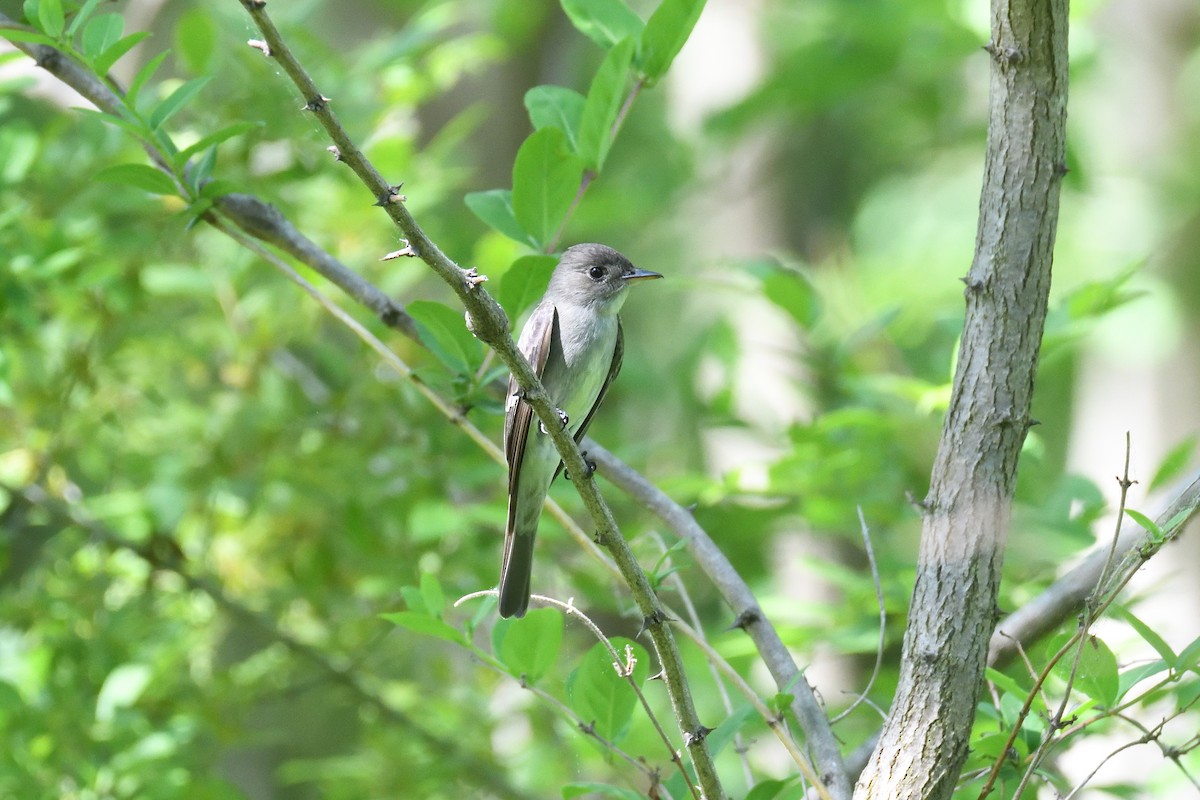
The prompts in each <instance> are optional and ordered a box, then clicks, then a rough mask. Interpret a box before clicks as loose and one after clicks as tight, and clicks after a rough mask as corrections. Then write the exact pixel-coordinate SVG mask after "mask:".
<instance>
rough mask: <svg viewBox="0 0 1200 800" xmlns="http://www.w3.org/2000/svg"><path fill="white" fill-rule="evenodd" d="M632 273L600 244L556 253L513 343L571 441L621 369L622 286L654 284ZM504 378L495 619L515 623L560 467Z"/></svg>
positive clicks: (528, 409)
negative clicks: (504, 476)
mask: <svg viewBox="0 0 1200 800" xmlns="http://www.w3.org/2000/svg"><path fill="white" fill-rule="evenodd" d="M661 277H662V275H659V274H658V273H657V272H649V271H647V270H643V269H637V268H636V267H634V266H633V264H631V263H629V259H627V258H625V256H623V255H621V254H620V253H618V252H617V251H616V250H613V249H612V248H611V247H605V246H604V245H602V244H577V245H575V246H574V247H571V248H569V249H568V250H567V251H566V252H565V253H563V257H562V260H561V261H559V262H558V266H557V267H555V269H554V274H553V275H552V276H551V277H550V285H549V287H548V288H547V289H546V294H545V296H544V297H542V299H541V302H539V303H538V304H537V306H536V307H535V308H534V309H533V314H532V315H531V316H530V317H529V321H528V322H526V323H525V327H524V329H522V331H521V338H520V340H519V341H518V343H517V346H518V347H519V348H520V350H521V352H522V353H523V354H524V355H525V357H526V358H527V359H529V363H530V365H531V366H532V367H533V371H534V372H536V373H537V374H538V377H540V378H541V379H542V385H543V386H545V387H546V391H547V393H549V395H550V401H551V402H552V403H554V405H555V406H556V407H557V408H558V409H559V410H560V411H561V412H562V413H563V414H564V415H565V424H566V425H567V426H569V427H570V430H571V434H572V435H573V436H574V437H575V441H576V442H578V441H580V440H582V439H583V435H584V433H586V432H587V428H588V424H589V423H590V422H591V421H592V417H593V416H594V415H595V413H596V409H597V408H599V407H600V403H601V402H603V401H604V395H605V393H606V392H607V391H608V387H609V384H611V383H612V382H613V379H614V378H616V377H617V372H619V371H620V369H621V354H622V351H623V348H624V345H623V343H622V338H623V335H622V333H621V320H620V318H619V317H618V316H617V312H618V311H620V310H621V306H622V304H624V302H625V297H626V295H627V294H628V290H629V287H630V286H631V285H633V284H634V283H636V282H638V281H644V280H651V279H654V278H661ZM536 422H537V419H536V415H535V414H534V413H533V409H532V408H531V407H530V406H529V404H528V403H525V402H524V401H523V400H522V399H521V397H520V393H519V390H518V387H517V384H516V382H514V381H513V380H512V378H509V381H508V401H507V403H506V404H505V415H504V456H505V458H506V459H507V460H508V523H507V524H506V525H505V528H504V561H503V562H502V563H501V565H500V616H502V617H522V616H524V615H525V609H526V608H527V607H528V606H529V575H530V571H531V570H532V568H533V538H534V536H535V535H536V534H537V526H538V519H539V518H540V517H541V515H542V504H543V503H545V501H546V492H548V491H549V490H550V484H551V483H552V482H553V481H554V479H555V478H556V477H558V473H559V471H560V470H561V469H562V461H561V460H560V459H559V456H558V451H557V450H556V449H555V448H554V442H553V441H551V439H550V437H549V436H548V435H547V434H546V431H545V429H544V428H542V426H541V425H538V424H535V423H536Z"/></svg>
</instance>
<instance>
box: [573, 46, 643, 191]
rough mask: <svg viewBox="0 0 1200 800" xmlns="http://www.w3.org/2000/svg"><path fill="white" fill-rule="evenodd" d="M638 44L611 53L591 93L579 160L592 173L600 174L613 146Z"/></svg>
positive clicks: (582, 122)
mask: <svg viewBox="0 0 1200 800" xmlns="http://www.w3.org/2000/svg"><path fill="white" fill-rule="evenodd" d="M633 50H634V40H633V39H626V40H625V41H623V42H621V43H620V44H619V45H617V46H616V47H614V48H613V49H612V50H609V51H608V55H607V56H605V57H604V62H603V63H602V64H601V65H600V69H598V70H596V77H594V78H593V79H592V85H591V87H590V88H589V89H588V95H587V101H586V103H585V104H584V107H583V116H582V117H581V118H580V120H579V148H578V149H579V157H580V158H581V159H583V163H584V165H585V166H586V167H587V168H588V169H593V170H600V169H601V168H602V167H603V166H604V159H605V158H606V157H607V156H608V149H609V147H610V146H611V145H612V140H613V125H614V124H615V123H616V121H617V114H619V113H620V111H621V103H622V102H623V101H624V99H625V87H626V85H627V84H628V83H629V65H630V63H631V62H632V61H633Z"/></svg>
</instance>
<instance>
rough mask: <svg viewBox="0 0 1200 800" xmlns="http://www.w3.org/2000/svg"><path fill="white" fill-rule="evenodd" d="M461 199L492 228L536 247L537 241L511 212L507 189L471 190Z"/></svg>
mask: <svg viewBox="0 0 1200 800" xmlns="http://www.w3.org/2000/svg"><path fill="white" fill-rule="evenodd" d="M463 201H464V202H465V203H466V204H467V208H469V209H471V212H472V213H473V214H475V216H477V217H479V218H480V219H481V220H483V222H484V223H485V224H487V225H488V226H490V227H491V228H492V229H494V230H496V231H499V232H500V233H502V234H504V235H505V236H507V237H508V238H510V239H512V240H513V241H514V242H520V243H521V244H524V245H528V246H529V247H532V248H535V249H536V248H537V246H538V245H537V242H536V241H534V240H533V237H531V236H530V235H529V234H528V233H526V232H525V231H524V230H523V229H522V228H521V224H520V223H519V222H517V217H516V214H514V213H513V203H512V192H510V191H509V190H508V189H491V190H489V191H486V192H471V193H470V194H468V195H467V196H466V197H464V198H463Z"/></svg>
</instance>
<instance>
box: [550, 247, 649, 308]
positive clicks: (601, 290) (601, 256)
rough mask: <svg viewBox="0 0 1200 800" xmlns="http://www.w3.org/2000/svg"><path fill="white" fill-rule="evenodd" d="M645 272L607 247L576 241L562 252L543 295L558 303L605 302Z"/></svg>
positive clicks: (618, 295)
mask: <svg viewBox="0 0 1200 800" xmlns="http://www.w3.org/2000/svg"><path fill="white" fill-rule="evenodd" d="M647 274H649V273H644V272H643V271H641V270H638V268H637V267H635V266H633V264H632V263H630V261H629V259H627V258H626V257H625V256H623V255H621V254H620V253H618V252H617V251H616V250H614V249H612V248H611V247H608V246H606V245H602V244H594V243H588V244H577V245H575V246H573V247H569V248H567V251H566V252H565V253H563V256H562V259H561V260H560V261H559V262H558V266H557V267H556V268H555V270H554V275H553V276H552V277H551V278H550V286H549V289H548V290H547V292H546V294H547V296H548V297H553V298H554V299H555V300H557V301H559V302H571V303H576V304H578V305H596V304H603V305H607V304H608V303H609V302H611V301H612V300H615V299H617V298H619V297H621V296H622V295H623V293H624V292H625V290H626V289H628V288H629V286H630V281H629V279H630V278H632V277H635V276H640V275H647ZM618 305H619V304H618Z"/></svg>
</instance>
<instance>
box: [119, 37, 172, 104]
mask: <svg viewBox="0 0 1200 800" xmlns="http://www.w3.org/2000/svg"><path fill="white" fill-rule="evenodd" d="M169 52H170V51H169V50H164V51H162V52H161V53H159V54H158V55H156V56H155V57H154V58H152V59H150V60H149V61H147V62H146V63H145V64H144V65H143V66H142V68H141V69H139V70H138V72H137V75H134V76H133V80H131V81H130V82H129V88H128V89H127V90H126V91H125V103H126V104H127V105H128V106H129V107H130V108H136V107H137V100H138V95H140V94H141V91H142V88H143V87H144V86H145V85H146V83H147V81H149V80H150V78H151V77H152V76H153V75H154V73H155V71H157V70H158V68H159V66H161V65H162V62H163V59H165V58H166V57H167V54H168V53H169Z"/></svg>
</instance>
